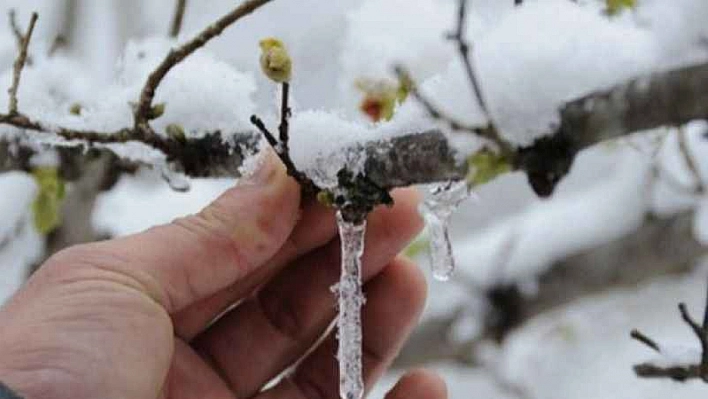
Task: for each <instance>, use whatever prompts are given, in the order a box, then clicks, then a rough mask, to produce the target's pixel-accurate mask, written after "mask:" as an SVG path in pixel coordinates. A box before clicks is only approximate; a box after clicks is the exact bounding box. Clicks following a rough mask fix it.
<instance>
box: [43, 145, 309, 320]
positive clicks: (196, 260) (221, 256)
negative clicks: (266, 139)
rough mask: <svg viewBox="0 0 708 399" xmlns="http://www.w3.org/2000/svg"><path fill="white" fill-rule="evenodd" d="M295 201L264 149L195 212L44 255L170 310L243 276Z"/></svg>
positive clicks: (288, 223) (292, 185)
mask: <svg viewBox="0 0 708 399" xmlns="http://www.w3.org/2000/svg"><path fill="white" fill-rule="evenodd" d="M299 203H300V190H299V186H298V184H297V183H296V182H295V181H294V180H293V179H292V178H290V177H289V176H287V174H286V171H285V169H284V167H283V166H282V164H281V163H280V162H279V161H278V160H277V159H276V158H275V156H274V155H273V154H272V152H270V151H269V152H267V153H266V154H265V155H264V160H263V164H262V166H261V168H260V169H259V170H258V171H257V172H256V173H255V174H254V176H252V177H251V178H249V179H246V181H245V182H242V183H241V184H239V185H238V186H236V187H234V188H232V189H230V190H228V191H227V192H226V193H224V194H223V195H221V196H220V197H219V198H218V199H217V200H215V201H214V202H213V203H212V204H211V205H209V206H207V207H206V208H204V209H203V210H202V211H201V212H199V213H198V214H196V215H192V216H189V217H186V218H182V219H179V220H176V221H174V222H172V223H170V224H168V225H165V226H160V227H156V228H153V229H150V230H148V231H146V232H144V233H140V234H136V235H132V236H128V237H125V238H121V239H116V240H110V241H106V242H103V243H97V244H88V245H86V246H84V247H79V248H78V249H77V248H74V249H70V250H68V251H66V252H64V253H63V254H62V255H60V256H58V257H57V258H55V259H54V260H53V261H52V262H53V263H55V264H56V263H59V264H62V263H63V264H65V265H66V264H68V265H69V266H68V267H69V268H75V267H80V266H82V265H83V266H85V265H88V266H89V268H87V269H88V270H82V271H83V272H85V273H86V274H88V276H87V278H93V279H96V278H99V279H115V280H116V282H118V283H121V284H127V285H130V286H132V287H133V288H136V289H138V290H140V291H143V292H144V293H145V294H147V295H150V296H151V297H152V298H153V299H155V300H156V301H158V302H159V303H160V304H161V305H162V306H163V307H164V308H165V309H167V311H168V312H169V313H174V312H176V311H179V310H181V309H183V308H184V307H186V306H187V305H189V304H191V303H194V302H195V301H197V300H200V299H203V298H206V297H208V296H210V295H212V294H214V293H216V292H218V291H219V290H222V289H224V288H226V287H228V286H230V285H232V284H233V283H234V282H236V281H238V280H241V279H244V278H245V277H246V276H248V275H249V274H250V273H252V272H253V271H254V270H256V269H257V268H258V267H259V266H261V265H262V264H263V263H264V262H266V261H267V260H268V259H270V258H271V257H272V256H273V255H274V254H275V253H276V252H277V251H278V249H279V248H280V247H281V246H282V245H283V243H284V242H285V240H286V239H287V237H288V236H289V235H290V233H291V231H292V229H293V227H294V226H295V223H296V220H297V216H298V208H299ZM74 277H76V274H75V275H74Z"/></svg>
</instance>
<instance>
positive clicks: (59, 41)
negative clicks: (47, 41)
mask: <svg viewBox="0 0 708 399" xmlns="http://www.w3.org/2000/svg"><path fill="white" fill-rule="evenodd" d="M67 43H68V41H67V40H66V37H64V35H57V36H56V37H55V38H54V41H52V45H51V46H50V47H49V51H47V55H48V56H49V57H52V56H54V54H56V52H57V51H59V49H61V48H63V47H66V45H67Z"/></svg>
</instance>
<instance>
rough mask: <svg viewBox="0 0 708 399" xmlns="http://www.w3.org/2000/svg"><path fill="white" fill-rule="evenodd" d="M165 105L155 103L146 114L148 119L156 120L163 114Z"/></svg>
mask: <svg viewBox="0 0 708 399" xmlns="http://www.w3.org/2000/svg"><path fill="white" fill-rule="evenodd" d="M165 107H166V105H165V103H157V104H155V105H153V106H152V108H150V113H149V114H148V119H150V120H153V119H157V118H159V117H161V116H162V114H164V113H165Z"/></svg>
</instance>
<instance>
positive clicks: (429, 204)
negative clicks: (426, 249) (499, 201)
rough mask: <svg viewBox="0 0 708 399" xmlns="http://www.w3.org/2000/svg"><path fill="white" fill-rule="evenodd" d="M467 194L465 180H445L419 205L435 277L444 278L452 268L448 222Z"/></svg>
mask: <svg viewBox="0 0 708 399" xmlns="http://www.w3.org/2000/svg"><path fill="white" fill-rule="evenodd" d="M469 196H470V192H469V189H468V188H467V183H466V182H464V181H462V182H456V183H444V184H441V185H438V186H436V187H434V188H433V189H432V190H431V196H430V197H429V198H428V199H427V200H426V201H425V202H423V203H422V204H421V205H420V213H421V214H422V215H423V218H424V219H425V223H426V224H427V225H428V231H429V234H430V267H431V269H432V272H433V277H435V279H436V280H439V281H447V280H449V279H450V277H451V276H452V274H453V273H454V271H455V258H454V257H453V255H452V244H451V242H450V233H449V231H448V222H449V220H450V216H451V215H452V213H453V212H455V210H456V209H457V207H458V206H459V205H460V203H462V201H464V200H465V199H467V198H469Z"/></svg>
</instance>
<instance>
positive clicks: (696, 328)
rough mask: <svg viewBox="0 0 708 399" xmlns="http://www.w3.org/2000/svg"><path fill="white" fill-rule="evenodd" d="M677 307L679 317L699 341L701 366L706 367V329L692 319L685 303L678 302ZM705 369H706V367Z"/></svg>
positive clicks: (707, 344)
mask: <svg viewBox="0 0 708 399" xmlns="http://www.w3.org/2000/svg"><path fill="white" fill-rule="evenodd" d="M678 308H679V312H681V318H682V319H683V321H684V322H686V324H688V325H689V327H691V331H693V333H694V334H695V335H696V338H698V341H699V342H700V343H701V367H702V368H706V367H708V336H706V331H705V330H704V329H703V327H702V326H701V325H700V324H698V323H697V322H696V321H695V320H693V317H691V314H690V313H688V309H686V304H685V303H683V302H682V303H679V305H678ZM706 371H708V369H707V370H706ZM706 377H708V376H706Z"/></svg>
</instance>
